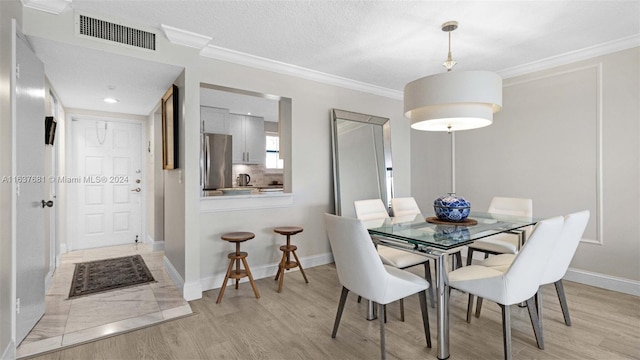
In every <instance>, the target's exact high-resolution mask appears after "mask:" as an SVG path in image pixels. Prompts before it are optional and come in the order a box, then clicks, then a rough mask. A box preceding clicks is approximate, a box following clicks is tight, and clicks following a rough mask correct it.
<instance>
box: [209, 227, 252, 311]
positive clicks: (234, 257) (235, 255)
mask: <svg viewBox="0 0 640 360" xmlns="http://www.w3.org/2000/svg"><path fill="white" fill-rule="evenodd" d="M254 237H256V236H255V234H254V233H250V232H232V233H226V234H222V236H221V237H220V238H221V239H222V240H226V241H228V242H234V243H236V252H232V253H229V255H227V257H228V258H229V268H228V269H227V274H226V275H225V277H224V282H223V283H222V287H221V288H220V294H219V295H218V300H217V301H216V304H220V302H221V301H222V296H223V295H224V289H225V288H226V287H227V281H229V278H232V279H235V280H236V289H237V288H238V282H239V281H240V279H242V278H243V277H245V276H248V277H249V282H251V287H252V288H253V292H254V293H255V294H256V298H260V293H259V292H258V288H257V287H256V284H255V283H254V282H253V276H251V270H249V264H247V253H246V252H244V251H242V252H241V251H240V243H241V242H245V241H247V240H251V239H253V238H254ZM241 260H242V264H243V265H244V270H241V269H240V261H241ZM234 263H235V264H236V269H235V270H233V264H234Z"/></svg>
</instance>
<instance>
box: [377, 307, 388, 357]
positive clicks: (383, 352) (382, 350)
mask: <svg viewBox="0 0 640 360" xmlns="http://www.w3.org/2000/svg"><path fill="white" fill-rule="evenodd" d="M383 311H384V305H382V304H378V313H381V312H383ZM379 318H380V358H381V359H382V360H385V359H386V358H387V350H386V348H385V345H384V316H379Z"/></svg>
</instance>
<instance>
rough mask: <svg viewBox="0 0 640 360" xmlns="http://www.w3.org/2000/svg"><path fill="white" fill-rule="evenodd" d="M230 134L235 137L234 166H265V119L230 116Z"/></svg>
mask: <svg viewBox="0 0 640 360" xmlns="http://www.w3.org/2000/svg"><path fill="white" fill-rule="evenodd" d="M229 134H231V135H232V136H233V141H232V142H233V163H234V164H264V159H265V156H266V155H265V154H266V150H265V135H264V119H263V118H262V117H258V116H249V115H240V114H229Z"/></svg>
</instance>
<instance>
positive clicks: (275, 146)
mask: <svg viewBox="0 0 640 360" xmlns="http://www.w3.org/2000/svg"><path fill="white" fill-rule="evenodd" d="M266 144H267V146H266V148H267V149H266V150H267V153H266V154H267V155H266V156H267V157H266V161H265V167H266V168H267V169H283V168H284V161H283V160H282V159H280V136H278V134H277V133H266Z"/></svg>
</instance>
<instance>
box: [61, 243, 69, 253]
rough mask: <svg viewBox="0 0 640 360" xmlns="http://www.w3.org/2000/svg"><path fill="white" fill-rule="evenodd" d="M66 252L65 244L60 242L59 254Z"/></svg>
mask: <svg viewBox="0 0 640 360" xmlns="http://www.w3.org/2000/svg"><path fill="white" fill-rule="evenodd" d="M66 253H67V244H66V243H65V244H60V254H66Z"/></svg>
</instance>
